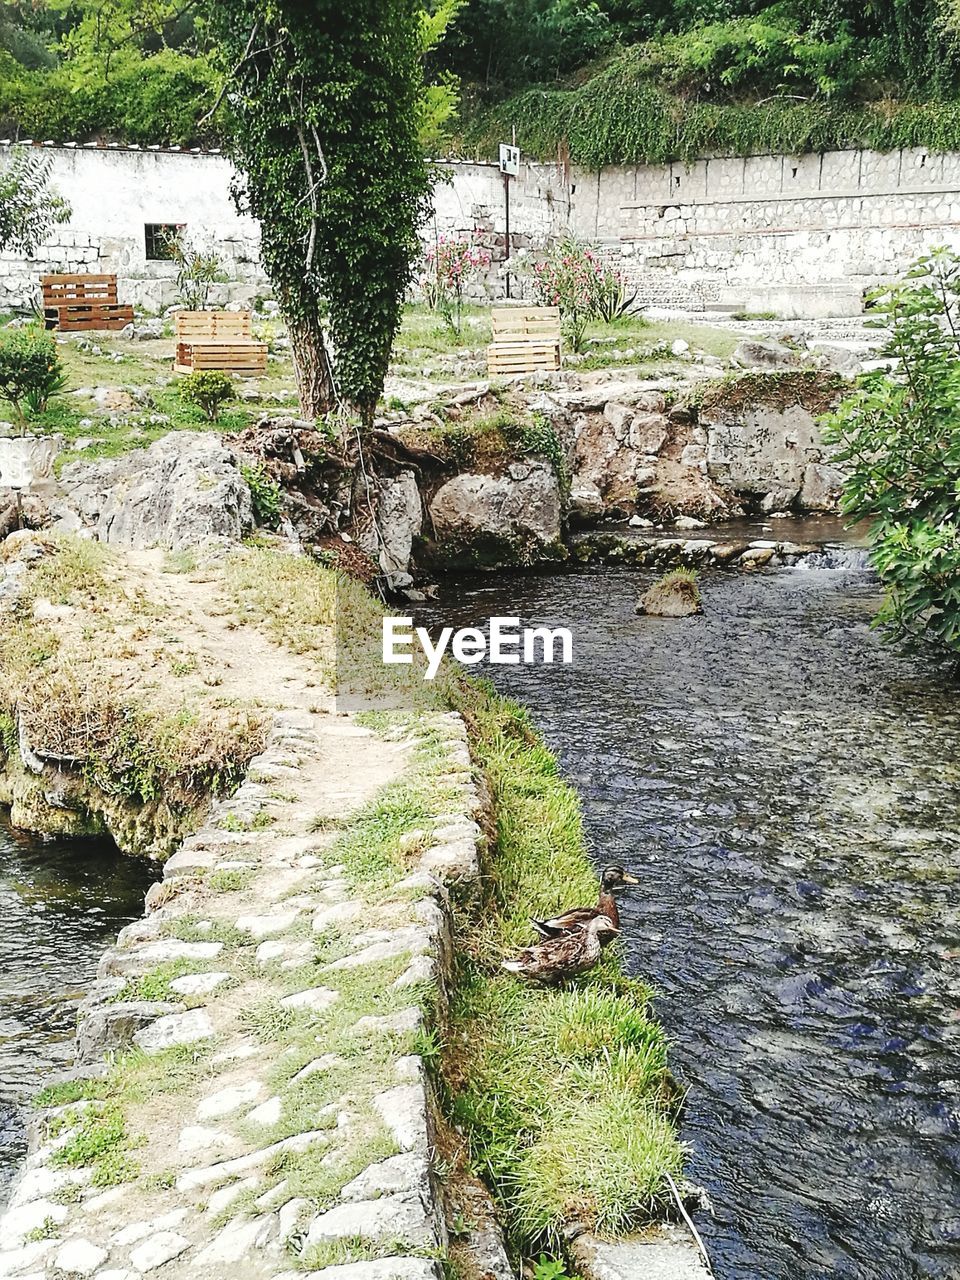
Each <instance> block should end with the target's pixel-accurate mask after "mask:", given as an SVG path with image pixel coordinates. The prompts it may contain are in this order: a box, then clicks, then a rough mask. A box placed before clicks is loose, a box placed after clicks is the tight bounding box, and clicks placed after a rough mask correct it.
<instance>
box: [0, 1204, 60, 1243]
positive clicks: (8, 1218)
mask: <svg viewBox="0 0 960 1280" xmlns="http://www.w3.org/2000/svg"><path fill="white" fill-rule="evenodd" d="M67 1212H68V1210H67V1208H66V1206H65V1205H62V1204H57V1203H56V1202H55V1201H53V1200H44V1199H41V1200H31V1201H30V1202H29V1203H28V1204H21V1205H18V1206H17V1207H16V1208H12V1209H10V1210H9V1212H7V1213H6V1214H4V1216H3V1233H4V1241H3V1243H4V1245H5V1246H6V1245H7V1243H10V1244H13V1243H14V1242H15V1241H22V1240H23V1239H24V1237H25V1236H28V1235H30V1233H31V1232H32V1231H36V1230H37V1229H38V1228H40V1227H42V1226H43V1224H44V1223H45V1222H46V1220H47V1219H48V1218H52V1219H53V1221H54V1222H57V1223H60V1222H63V1221H64V1220H65V1219H66V1217H67Z"/></svg>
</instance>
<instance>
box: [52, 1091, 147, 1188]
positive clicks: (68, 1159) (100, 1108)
mask: <svg viewBox="0 0 960 1280" xmlns="http://www.w3.org/2000/svg"><path fill="white" fill-rule="evenodd" d="M58 1120H59V1121H60V1123H61V1124H62V1126H63V1127H64V1128H65V1129H66V1130H67V1132H68V1136H67V1140H66V1142H65V1143H64V1144H63V1146H60V1147H57V1148H55V1150H54V1151H53V1152H52V1154H51V1156H50V1164H51V1165H52V1167H53V1168H55V1169H63V1168H69V1169H75V1168H81V1167H84V1168H90V1169H91V1170H92V1174H91V1178H90V1181H91V1183H92V1184H93V1186H95V1187H113V1186H116V1185H117V1184H118V1183H120V1182H129V1181H130V1180H131V1179H133V1178H135V1177H136V1176H137V1174H138V1173H139V1172H140V1166H139V1165H138V1164H137V1162H136V1161H135V1160H133V1159H132V1158H131V1156H130V1154H129V1152H130V1149H131V1147H132V1146H134V1145H135V1143H134V1142H133V1140H132V1139H131V1138H130V1136H129V1135H128V1133H127V1126H126V1120H125V1118H124V1114H123V1111H122V1109H121V1108H120V1107H119V1106H117V1105H115V1104H112V1103H104V1104H102V1105H101V1104H98V1103H93V1104H91V1105H90V1106H89V1107H85V1108H84V1109H83V1110H82V1111H79V1112H67V1113H66V1114H65V1115H63V1116H61V1117H58ZM58 1127H59V1126H54V1128H55V1129H56V1128H58Z"/></svg>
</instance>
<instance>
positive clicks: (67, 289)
mask: <svg viewBox="0 0 960 1280" xmlns="http://www.w3.org/2000/svg"><path fill="white" fill-rule="evenodd" d="M40 289H41V293H42V295H43V315H44V321H45V323H46V325H47V327H48V328H59V329H63V330H66V331H74V330H78V329H123V328H125V326H126V325H128V324H131V323H132V322H133V307H131V306H128V305H127V304H125V303H121V302H118V300H117V277H116V276H115V275H97V274H93V273H91V274H89V275H65V274H64V275H48V276H41V277H40Z"/></svg>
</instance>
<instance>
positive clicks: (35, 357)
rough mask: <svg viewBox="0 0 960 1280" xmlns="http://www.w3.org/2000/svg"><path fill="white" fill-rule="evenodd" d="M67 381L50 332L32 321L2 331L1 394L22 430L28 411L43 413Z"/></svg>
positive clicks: (0, 349)
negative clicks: (34, 324) (25, 324)
mask: <svg viewBox="0 0 960 1280" xmlns="http://www.w3.org/2000/svg"><path fill="white" fill-rule="evenodd" d="M66 381H67V378H66V374H65V372H64V370H63V366H62V365H61V363H60V358H59V356H58V355H57V344H56V342H55V341H54V340H53V338H52V337H51V335H50V334H49V333H45V332H44V331H43V329H39V328H36V327H35V326H33V325H28V326H26V327H24V328H22V329H4V330H2V331H0V396H2V397H3V399H5V400H8V401H9V402H10V405H11V406H12V408H13V412H14V414H15V415H16V419H17V422H18V423H19V424H20V429H21V432H24V433H25V432H26V429H27V425H28V424H27V412H29V413H31V414H34V415H36V414H40V413H43V412H44V410H45V409H46V407H47V403H48V401H49V400H50V398H51V397H52V396H55V395H57V394H58V393H59V392H61V391H62V390H63V388H64V387H65V386H66Z"/></svg>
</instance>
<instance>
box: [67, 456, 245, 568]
mask: <svg viewBox="0 0 960 1280" xmlns="http://www.w3.org/2000/svg"><path fill="white" fill-rule="evenodd" d="M61 485H62V487H63V489H64V492H65V495H66V503H67V507H68V508H69V509H71V510H73V511H75V512H76V514H77V515H78V516H79V519H80V520H81V522H82V523H83V524H84V525H85V526H87V528H89V529H90V530H92V531H93V533H94V534H95V535H96V537H97V538H98V539H99V540H100V541H101V542H107V543H112V544H115V545H119V546H128V547H152V546H160V547H165V548H168V549H170V550H174V551H180V550H185V549H187V548H196V547H209V546H211V545H217V544H222V543H224V542H227V543H236V542H239V541H240V539H241V538H242V537H243V536H244V535H245V534H246V533H247V532H248V531H249V530H250V529H251V528H252V527H253V508H252V505H251V499H250V490H249V487H248V486H247V483H246V481H245V480H244V479H243V476H242V475H241V474H240V470H239V467H238V466H237V462H236V459H235V458H234V456H233V455H232V454H231V453H230V452H229V450H227V449H226V448H225V447H224V445H223V444H222V442H221V441H220V439H219V438H218V437H217V436H216V435H213V434H212V433H206V432H195V431H177V432H174V433H172V434H171V435H168V436H164V437H162V439H160V440H157V441H156V442H155V443H154V444H152V445H151V446H150V447H149V448H148V449H138V450H135V451H134V452H133V453H128V454H126V455H125V456H124V457H121V458H114V459H107V460H104V461H100V462H75V463H73V464H72V465H71V466H68V467H65V468H64V470H63V473H62V475H61Z"/></svg>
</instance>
